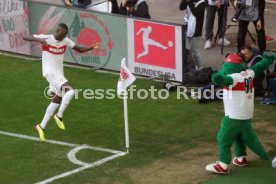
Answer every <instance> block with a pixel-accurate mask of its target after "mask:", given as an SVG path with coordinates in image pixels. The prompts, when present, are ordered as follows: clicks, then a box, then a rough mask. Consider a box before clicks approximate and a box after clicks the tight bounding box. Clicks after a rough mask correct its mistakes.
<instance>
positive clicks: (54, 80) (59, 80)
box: [45, 73, 68, 97]
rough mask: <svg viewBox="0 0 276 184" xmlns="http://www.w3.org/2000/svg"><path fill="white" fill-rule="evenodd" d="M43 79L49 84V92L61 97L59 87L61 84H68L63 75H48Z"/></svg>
mask: <svg viewBox="0 0 276 184" xmlns="http://www.w3.org/2000/svg"><path fill="white" fill-rule="evenodd" d="M45 78H46V80H47V81H48V82H49V90H50V91H51V92H53V93H55V94H56V95H58V96H60V97H61V96H62V90H61V87H62V85H63V84H65V83H66V82H68V80H67V79H66V78H65V77H64V76H63V75H61V74H58V73H49V74H47V75H46V76H45Z"/></svg>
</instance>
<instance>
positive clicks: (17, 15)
mask: <svg viewBox="0 0 276 184" xmlns="http://www.w3.org/2000/svg"><path fill="white" fill-rule="evenodd" d="M24 5H26V3H25V2H22V1H19V0H1V1H0V50H4V51H10V52H16V53H20V54H27V55H30V54H31V52H30V43H29V42H26V41H24V40H23V39H22V37H23V36H27V35H29V26H28V10H27V6H24Z"/></svg>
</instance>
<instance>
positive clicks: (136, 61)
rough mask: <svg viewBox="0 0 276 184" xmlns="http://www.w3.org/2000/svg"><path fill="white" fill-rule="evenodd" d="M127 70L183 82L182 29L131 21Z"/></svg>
mask: <svg viewBox="0 0 276 184" xmlns="http://www.w3.org/2000/svg"><path fill="white" fill-rule="evenodd" d="M128 67H129V69H130V71H131V72H132V73H135V74H140V75H145V76H152V77H160V76H162V75H163V76H164V75H165V76H167V77H168V78H169V79H170V80H174V81H182V29H181V27H180V26H173V25H166V24H160V23H154V22H147V21H142V20H134V19H128Z"/></svg>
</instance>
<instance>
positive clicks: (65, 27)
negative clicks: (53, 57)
mask: <svg viewBox="0 0 276 184" xmlns="http://www.w3.org/2000/svg"><path fill="white" fill-rule="evenodd" d="M58 26H59V27H61V28H62V29H64V30H65V31H66V32H68V26H67V25H66V24H64V23H60V24H59V25H58Z"/></svg>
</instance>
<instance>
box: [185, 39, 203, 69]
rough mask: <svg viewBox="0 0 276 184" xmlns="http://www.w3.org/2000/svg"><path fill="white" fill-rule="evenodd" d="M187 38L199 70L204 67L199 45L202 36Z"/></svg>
mask: <svg viewBox="0 0 276 184" xmlns="http://www.w3.org/2000/svg"><path fill="white" fill-rule="evenodd" d="M187 40H188V42H189V45H190V50H191V52H192V55H193V58H194V60H195V62H196V65H197V68H198V70H201V69H202V68H203V62H202V59H201V56H200V51H199V45H198V43H199V40H200V37H187Z"/></svg>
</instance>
